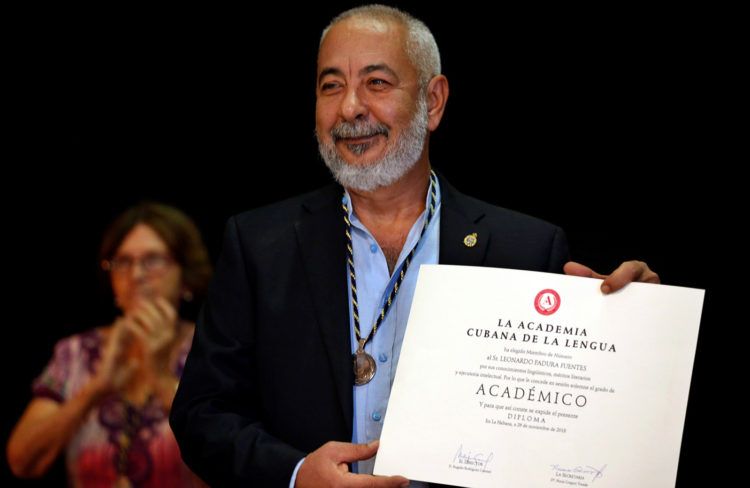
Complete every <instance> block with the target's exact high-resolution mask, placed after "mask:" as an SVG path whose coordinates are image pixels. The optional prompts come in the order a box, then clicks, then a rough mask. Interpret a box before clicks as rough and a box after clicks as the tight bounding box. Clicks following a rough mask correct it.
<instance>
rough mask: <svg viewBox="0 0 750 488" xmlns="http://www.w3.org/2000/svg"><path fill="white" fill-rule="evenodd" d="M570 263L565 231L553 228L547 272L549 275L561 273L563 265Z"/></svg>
mask: <svg viewBox="0 0 750 488" xmlns="http://www.w3.org/2000/svg"><path fill="white" fill-rule="evenodd" d="M568 261H570V250H569V249H568V238H567V237H565V231H564V230H562V229H561V228H560V227H555V232H554V234H553V235H552V242H551V244H550V254H549V264H548V266H547V271H548V272H550V273H562V272H563V266H564V265H565V263H567V262H568Z"/></svg>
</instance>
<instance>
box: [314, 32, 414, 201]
mask: <svg viewBox="0 0 750 488" xmlns="http://www.w3.org/2000/svg"><path fill="white" fill-rule="evenodd" d="M405 35H406V33H405V29H404V28H403V27H402V26H400V25H397V24H394V23H383V22H378V21H372V20H365V19H358V18H353V19H348V20H345V21H343V22H340V23H338V24H336V25H335V26H333V27H332V28H331V29H330V30H329V31H328V35H327V36H326V38H325V40H324V41H323V44H322V45H321V47H320V52H319V55H318V80H317V81H318V84H317V90H316V92H317V104H316V132H317V136H318V143H319V146H320V150H321V154H322V156H323V158H324V159H325V161H326V164H328V166H329V167H330V168H331V170H332V171H333V172H334V175H336V177H337V179H339V181H340V182H341V183H342V184H344V186H348V187H354V188H359V189H362V190H372V189H374V188H376V187H378V186H384V185H387V184H390V183H391V182H393V181H395V180H396V179H398V178H399V177H400V176H402V175H403V173H405V172H406V171H408V169H409V168H411V167H412V166H413V165H414V163H416V161H417V160H418V159H419V158H420V156H421V155H422V150H423V147H424V141H425V136H426V134H427V107H426V100H425V99H424V97H423V96H421V93H420V89H419V79H418V73H417V70H416V68H415V67H414V66H413V65H412V64H411V62H410V60H409V58H408V56H407V55H406V52H405V50H404V46H405ZM347 175H348V176H347ZM342 179H343V180H344V181H342Z"/></svg>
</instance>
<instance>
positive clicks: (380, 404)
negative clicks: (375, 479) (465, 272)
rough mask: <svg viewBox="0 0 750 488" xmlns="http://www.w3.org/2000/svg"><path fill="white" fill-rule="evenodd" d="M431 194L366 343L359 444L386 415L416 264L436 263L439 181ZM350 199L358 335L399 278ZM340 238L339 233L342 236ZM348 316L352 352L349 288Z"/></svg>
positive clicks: (358, 401)
mask: <svg viewBox="0 0 750 488" xmlns="http://www.w3.org/2000/svg"><path fill="white" fill-rule="evenodd" d="M435 186H436V188H435V194H436V197H437V198H436V200H437V206H436V208H435V214H434V215H433V216H432V220H430V225H429V226H428V228H427V230H426V231H425V234H424V237H423V238H422V240H421V241H420V242H419V247H418V248H417V250H416V252H415V254H414V257H413V258H412V262H411V266H410V267H409V270H408V271H407V272H406V276H405V277H404V281H403V283H402V284H401V286H400V287H399V290H398V294H397V295H396V299H395V300H394V301H393V303H392V304H391V308H390V310H389V311H388V314H387V315H386V317H385V320H384V321H383V322H382V323H381V324H380V326H379V327H378V330H377V332H376V333H375V336H374V337H373V338H372V339H371V340H370V342H368V343H367V345H366V346H365V351H366V352H368V353H369V354H370V355H371V356H372V357H373V358H374V359H375V364H376V366H377V371H376V374H375V377H374V378H373V379H372V381H370V382H369V383H367V384H366V385H362V386H353V389H352V395H353V396H354V425H353V431H352V442H354V443H357V444H367V443H368V442H371V441H373V440H376V439H380V434H381V432H382V430H383V420H384V419H385V415H386V410H387V409H388V398H389V397H390V395H391V386H392V385H393V378H394V376H395V374H396V367H397V366H398V358H399V355H400V353H401V343H402V341H403V340H404V332H406V321H407V320H408V318H409V311H410V310H411V302H412V299H413V298H414V289H415V287H416V285H417V276H418V274H419V266H420V265H422V264H437V262H438V256H439V245H440V187H439V185H437V184H436V185H435ZM350 202H351V199H350V197H349V192H346V193H345V195H344V198H343V203H345V204H346V205H347V207H348V209H349V221H350V222H351V224H352V232H351V234H352V244H353V249H354V270H355V273H356V275H357V299H358V302H357V303H358V305H359V319H360V323H359V326H360V331H361V333H362V337H363V338H364V337H367V335H368V334H369V333H370V330H372V326H373V325H374V323H375V319H376V317H377V314H379V313H380V309H381V308H382V306H383V303H384V302H385V299H386V298H387V296H388V295H387V292H388V291H389V290H390V285H391V284H392V282H394V281H396V280H397V277H396V276H391V275H390V272H389V271H388V264H387V262H386V259H385V254H384V253H383V250H382V249H381V248H380V246H379V245H378V243H377V241H376V240H375V238H374V237H373V236H372V234H371V233H370V231H368V230H367V228H366V227H365V226H364V225H363V224H362V222H361V221H360V220H359V218H358V217H357V212H356V209H354V208H353V206H352V205H351V204H350ZM429 206H430V195H429V194H428V195H427V201H426V205H425V211H424V212H422V215H420V216H419V218H418V219H417V220H416V222H414V225H413V226H412V228H411V230H410V231H409V235H408V236H407V238H406V243H405V244H404V247H403V249H402V250H401V255H400V256H399V258H398V263H397V264H396V267H395V268H394V269H396V270H397V269H398V268H399V267H400V266H401V263H402V262H403V261H404V260H405V259H406V256H408V255H409V253H410V252H411V250H412V248H414V246H415V245H416V244H417V241H419V236H420V234H421V233H422V227H423V225H424V220H425V218H426V216H427V209H428V208H429ZM342 238H343V237H342ZM341 266H342V268H343V270H342V272H345V273H346V276H347V286H349V287H350V286H351V282H350V278H349V270H348V268H347V265H346V262H343V263H341ZM349 321H350V327H349V329H350V334H351V346H352V354H354V352H355V351H356V350H357V339H356V337H355V335H354V315H353V313H352V297H351V293H349ZM303 461H304V459H303V460H302V461H300V463H299V464H298V465H297V467H296V469H295V470H294V473H293V475H292V479H291V483H290V487H293V486H294V483H295V481H296V478H297V472H298V470H299V468H300V466H301V464H302V462H303ZM374 464H375V461H374V458H373V459H372V460H369V461H359V462H357V463H354V464H353V470H354V472H358V473H368V474H371V473H372V468H373V466H374ZM409 486H413V487H418V486H425V485H421V484H420V483H415V482H412V483H411V484H410V485H409Z"/></svg>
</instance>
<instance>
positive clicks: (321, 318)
mask: <svg viewBox="0 0 750 488" xmlns="http://www.w3.org/2000/svg"><path fill="white" fill-rule="evenodd" d="M342 195H343V191H341V189H340V187H338V186H330V187H328V188H326V189H324V190H323V191H321V192H318V193H316V194H315V195H314V196H312V197H311V198H310V199H309V200H307V201H305V202H304V203H303V211H302V212H303V217H302V218H300V219H299V220H298V221H297V222H295V228H296V231H297V240H298V244H299V248H300V252H301V254H302V261H303V264H304V268H305V274H306V275H307V279H308V286H309V289H310V291H311V293H312V298H313V304H314V307H315V314H316V316H317V319H318V324H319V326H320V331H321V335H322V338H323V343H324V344H325V347H326V353H327V355H328V360H329V363H330V366H331V371H332V372H333V377H334V381H335V384H336V390H337V392H338V396H339V403H340V405H341V409H342V412H343V418H344V421H345V423H346V428H347V430H348V431H349V433H350V435H349V437H350V438H351V430H352V416H353V409H354V405H353V399H352V385H353V384H354V371H353V369H352V360H351V340H350V332H349V300H348V294H347V293H348V290H347V285H346V244H345V239H344V219H343V211H342V210H341V196H342Z"/></svg>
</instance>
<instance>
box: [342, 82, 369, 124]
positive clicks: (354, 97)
mask: <svg viewBox="0 0 750 488" xmlns="http://www.w3.org/2000/svg"><path fill="white" fill-rule="evenodd" d="M367 112H368V109H367V104H366V103H365V101H364V100H363V99H362V97H360V94H359V92H358V90H357V89H356V88H354V87H351V88H349V89H348V90H347V92H346V95H345V96H344V99H343V100H342V101H341V116H342V117H343V118H344V120H346V121H347V122H354V121H355V120H359V119H363V118H365V117H367Z"/></svg>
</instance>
